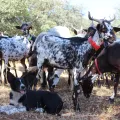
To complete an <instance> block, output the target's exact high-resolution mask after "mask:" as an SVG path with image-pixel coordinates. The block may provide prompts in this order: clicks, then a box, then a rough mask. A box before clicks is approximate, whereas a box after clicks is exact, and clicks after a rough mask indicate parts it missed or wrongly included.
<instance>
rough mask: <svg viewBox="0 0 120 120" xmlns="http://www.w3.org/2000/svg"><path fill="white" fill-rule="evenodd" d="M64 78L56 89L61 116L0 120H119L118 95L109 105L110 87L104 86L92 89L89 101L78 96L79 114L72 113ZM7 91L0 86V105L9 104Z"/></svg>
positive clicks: (5, 118)
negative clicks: (61, 108) (60, 100)
mask: <svg viewBox="0 0 120 120" xmlns="http://www.w3.org/2000/svg"><path fill="white" fill-rule="evenodd" d="M66 77H67V76H65V75H62V77H61V81H60V82H59V84H58V86H57V87H56V92H57V93H58V94H59V95H60V96H61V97H62V99H63V101H64V108H63V110H62V111H61V114H62V116H60V117H58V116H54V115H49V114H46V113H44V114H42V113H37V112H23V113H16V114H13V115H6V114H0V120H120V94H118V97H117V99H116V100H115V103H114V104H112V105H111V104H110V103H109V101H108V98H109V96H110V95H111V94H112V90H113V88H112V87H111V88H110V89H108V88H106V87H104V86H102V87H101V88H98V87H94V90H93V93H92V95H91V97H90V98H89V99H86V98H85V97H84V96H83V95H82V93H81V94H80V95H79V103H80V107H81V112H74V110H73V103H72V98H71V96H72V92H71V91H70V90H69V88H68V85H67V78H66ZM119 89H120V88H119ZM9 91H10V88H9V86H6V87H3V86H0V105H6V104H8V103H9ZM118 92H119V90H118Z"/></svg>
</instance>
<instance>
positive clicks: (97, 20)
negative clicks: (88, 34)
mask: <svg viewBox="0 0 120 120" xmlns="http://www.w3.org/2000/svg"><path fill="white" fill-rule="evenodd" d="M88 18H89V19H90V20H94V21H96V22H98V23H101V21H100V20H99V19H95V18H93V17H91V15H90V12H88Z"/></svg>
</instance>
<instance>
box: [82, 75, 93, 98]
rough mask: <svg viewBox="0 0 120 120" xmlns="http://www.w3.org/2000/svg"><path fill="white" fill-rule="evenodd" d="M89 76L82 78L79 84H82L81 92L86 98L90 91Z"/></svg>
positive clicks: (90, 81) (91, 84)
mask: <svg viewBox="0 0 120 120" xmlns="http://www.w3.org/2000/svg"><path fill="white" fill-rule="evenodd" d="M91 78H92V76H89V77H86V78H82V82H81V86H82V90H83V94H84V96H85V97H86V98H89V97H90V95H91V93H92V89H93V83H92V80H91Z"/></svg>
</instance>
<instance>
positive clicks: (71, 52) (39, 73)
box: [0, 13, 120, 114]
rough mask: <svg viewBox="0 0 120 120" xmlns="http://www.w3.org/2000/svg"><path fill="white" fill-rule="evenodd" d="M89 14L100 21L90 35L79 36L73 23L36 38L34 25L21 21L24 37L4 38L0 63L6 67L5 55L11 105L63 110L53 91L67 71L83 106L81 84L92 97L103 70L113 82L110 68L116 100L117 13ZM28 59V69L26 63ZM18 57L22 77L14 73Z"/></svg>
mask: <svg viewBox="0 0 120 120" xmlns="http://www.w3.org/2000/svg"><path fill="white" fill-rule="evenodd" d="M88 18H89V19H90V20H92V21H96V22H97V23H98V24H97V25H96V26H94V24H92V25H91V26H90V27H89V28H88V29H87V30H86V34H85V31H82V32H84V35H83V33H82V35H81V33H80V34H79V33H78V32H77V31H75V33H76V34H77V35H76V36H74V37H72V36H71V34H70V32H69V29H68V28H66V27H62V26H56V27H54V28H51V29H50V30H48V31H47V32H42V33H40V34H39V35H38V36H37V37H34V36H32V35H31V34H30V33H29V32H30V29H32V26H31V25H30V24H27V23H24V24H22V25H21V26H16V28H17V29H20V30H22V31H23V36H14V37H11V38H10V37H6V36H1V37H0V39H1V40H0V58H1V61H0V64H1V66H2V60H4V62H5V69H4V76H5V79H7V80H8V82H9V84H10V87H11V92H10V104H11V105H15V106H18V105H21V104H22V105H23V106H25V107H26V110H27V111H29V110H30V109H36V108H42V110H43V111H46V112H47V113H51V114H59V112H60V111H61V109H62V106H63V102H62V99H61V98H60V97H59V96H58V95H57V93H55V92H54V90H55V86H56V85H57V83H58V82H59V78H60V75H61V73H62V72H63V71H64V70H67V71H68V73H69V79H68V81H69V83H71V86H72V88H71V89H72V90H73V95H72V99H73V104H74V109H75V110H80V106H79V102H78V95H79V93H80V87H82V90H83V94H84V95H85V97H87V98H88V97H90V94H91V92H92V89H93V84H94V81H95V80H96V79H97V78H98V81H97V82H98V84H99V83H100V82H99V78H100V77H101V76H102V75H103V73H105V77H106V82H107V85H108V87H109V84H108V76H107V74H106V73H108V72H109V73H111V79H112V80H114V92H113V95H112V96H111V97H110V98H109V100H110V102H114V97H115V96H116V95H117V87H118V83H119V77H120V74H119V73H120V63H119V62H120V55H119V50H120V40H119V39H118V38H116V35H115V32H119V31H120V28H117V27H112V25H111V22H112V21H113V20H114V19H115V18H113V19H111V20H106V19H100V20H99V19H95V18H93V17H91V15H90V13H88ZM92 23H93V22H92ZM26 58H27V59H28V63H29V68H27V66H26V65H25V59H26ZM17 60H20V61H21V63H22V64H23V66H24V67H25V72H24V73H23V74H22V76H21V77H15V76H14V75H13V74H12V73H11V72H10V65H9V61H13V62H14V61H17ZM83 71H85V72H84V74H83ZM38 80H40V82H41V87H45V86H46V85H47V82H48V86H49V90H50V91H51V92H48V91H41V90H35V89H36V85H37V82H38ZM33 86H34V88H33ZM32 89H34V90H32ZM16 96H17V97H16ZM32 98H34V99H32Z"/></svg>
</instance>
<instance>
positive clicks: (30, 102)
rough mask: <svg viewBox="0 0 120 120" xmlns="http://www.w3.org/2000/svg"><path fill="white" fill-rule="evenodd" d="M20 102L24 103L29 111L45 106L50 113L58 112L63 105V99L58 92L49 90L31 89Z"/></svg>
mask: <svg viewBox="0 0 120 120" xmlns="http://www.w3.org/2000/svg"><path fill="white" fill-rule="evenodd" d="M18 102H19V103H22V104H23V106H25V107H26V110H27V111H29V110H31V109H32V110H33V109H36V108H43V109H44V110H45V112H47V113H50V114H58V113H59V112H60V111H61V109H62V107H63V101H62V99H61V98H60V97H59V96H58V94H56V93H52V92H48V91H32V90H29V91H27V92H26V94H24V95H23V96H22V97H21V98H20V99H19V101H18Z"/></svg>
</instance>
